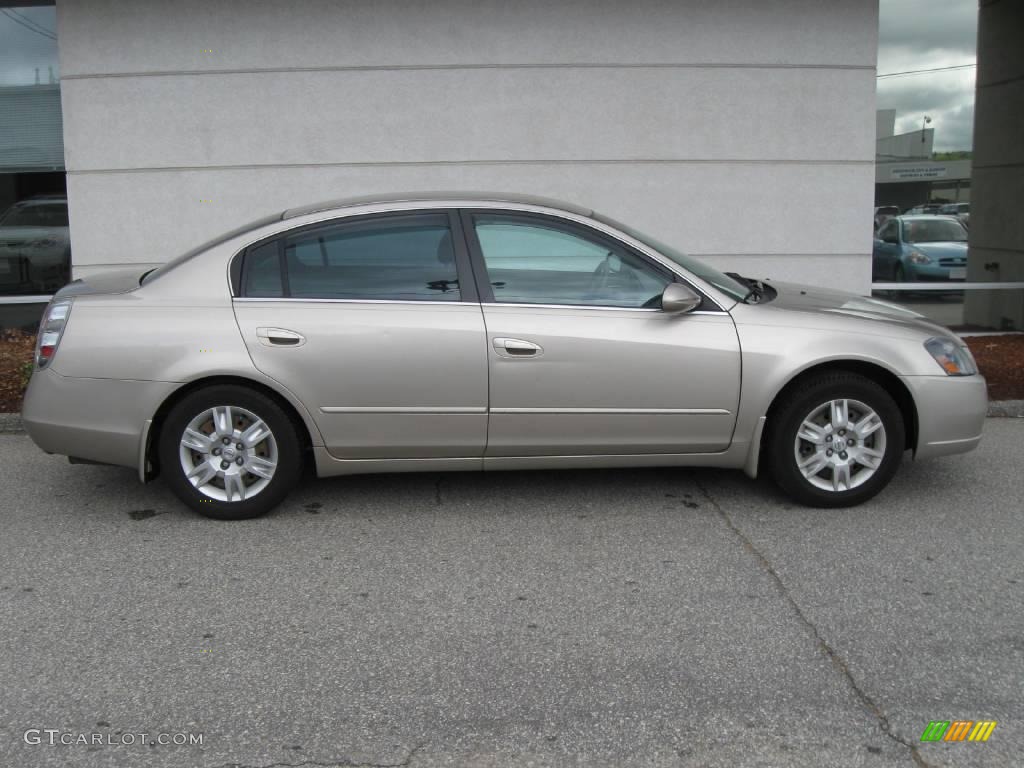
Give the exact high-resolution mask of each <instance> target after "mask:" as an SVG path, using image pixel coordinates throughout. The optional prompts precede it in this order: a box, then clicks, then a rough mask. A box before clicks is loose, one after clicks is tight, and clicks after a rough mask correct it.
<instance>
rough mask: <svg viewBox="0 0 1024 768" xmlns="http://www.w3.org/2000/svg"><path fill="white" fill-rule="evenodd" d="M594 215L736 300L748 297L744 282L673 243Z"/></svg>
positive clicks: (747, 289)
mask: <svg viewBox="0 0 1024 768" xmlns="http://www.w3.org/2000/svg"><path fill="white" fill-rule="evenodd" d="M593 216H594V218H595V219H597V220H598V221H600V222H603V223H604V224H608V225H610V226H613V227H615V228H616V229H618V230H621V231H622V232H625V233H626V234H627V235H629V236H630V237H632V238H635V239H637V240H639V241H640V242H641V243H643V244H644V245H646V246H648V247H650V248H653V249H654V250H656V251H657V252H658V253H660V254H661V255H662V256H666V257H668V258H670V259H672V261H674V262H675V263H676V264H678V265H679V266H681V267H682V268H683V269H685V270H686V271H688V272H690V273H692V274H693V275H695V276H697V277H699V278H700V279H701V280H703V281H704V282H706V283H710V284H711V285H713V286H715V288H717V289H718V290H720V291H721V292H722V293H724V294H726V295H727V296H730V297H732V298H734V299H736V301H743V299H744V298H746V296H747V294H748V293H750V289H749V288H747V287H746V286H745V285H743V284H742V283H739V282H737V281H736V280H733V279H732V278H731V277H729V276H728V275H726V274H723V273H721V272H719V271H718V270H717V269H714V268H713V267H709V266H708V265H707V264H704V263H703V262H700V261H697V260H696V259H694V258H692V257H690V256H687V255H686V254H685V253H681V252H679V251H677V250H676V249H675V248H673V247H672V246H671V245H666V244H665V243H662V242H660V241H659V240H656V239H655V238H653V237H651V236H650V235H645V234H643V233H642V232H637V231H636V230H635V229H633V228H632V227H628V226H626V225H625V224H622V223H620V222H618V221H615V219H611V218H609V217H607V216H603V215H601V214H599V213H595V214H593Z"/></svg>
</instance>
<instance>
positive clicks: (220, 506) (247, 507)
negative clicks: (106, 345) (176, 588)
mask: <svg viewBox="0 0 1024 768" xmlns="http://www.w3.org/2000/svg"><path fill="white" fill-rule="evenodd" d="M220 406H231V407H232V408H243V409H245V410H247V411H249V412H251V413H252V414H255V415H256V416H258V417H259V418H260V419H261V420H262V421H263V422H264V423H265V424H266V425H267V426H268V427H269V428H270V431H271V433H272V435H273V439H274V440H275V441H276V444H277V466H276V468H275V469H274V471H273V476H272V477H271V478H270V480H269V482H268V483H267V484H266V485H265V486H264V487H263V488H262V489H260V490H259V491H258V492H256V493H255V495H253V496H252V497H251V498H246V499H243V500H240V501H239V500H233V501H225V500H221V499H216V498H211V497H210V496H209V495H207V494H205V493H203V492H202V491H200V490H199V489H198V488H196V487H195V486H194V485H193V484H192V482H191V481H190V480H189V479H188V478H187V477H186V473H185V469H184V468H183V467H182V460H181V458H180V451H181V439H182V436H183V435H184V433H185V428H186V427H187V426H188V425H189V423H190V422H191V421H192V420H193V419H194V418H196V417H198V416H199V414H201V413H203V412H204V411H206V410H207V409H210V408H215V407H220ZM298 429H299V428H298V426H297V425H296V424H295V423H294V422H293V420H292V418H291V417H290V416H289V415H288V413H286V412H285V411H284V409H283V408H281V406H280V405H278V404H277V403H276V402H274V400H272V399H271V398H269V397H267V396H266V395H264V394H261V393H260V392H256V391H255V390H252V389H248V388H247V387H242V386H234V385H229V384H221V385H215V386H211V387H207V388H205V389H200V390H196V391H195V392H192V393H191V394H189V395H187V396H185V397H184V398H183V399H182V400H181V402H179V403H177V404H176V405H175V406H174V407H173V408H171V410H170V412H169V413H168V414H167V418H166V419H165V420H164V422H163V425H162V427H161V429H160V438H159V443H158V446H157V450H158V452H159V457H160V470H161V472H160V473H161V476H162V477H163V478H164V481H165V482H166V483H167V485H168V486H170V489H171V490H172V491H173V492H174V494H175V495H176V496H177V497H178V498H179V499H181V500H182V501H183V502H185V504H187V505H188V506H189V507H190V508H192V509H194V510H195V511H196V512H198V513H199V514H201V515H204V516H206V517H211V518H214V519H216V520H245V519H248V518H252V517H259V516H260V515H264V514H266V513H267V512H269V511H270V510H271V509H273V508H274V507H276V506H277V505H278V504H280V503H281V501H283V500H284V498H285V496H287V495H288V493H289V491H291V489H292V488H293V487H294V486H295V484H296V483H297V482H298V481H299V478H300V476H301V473H302V466H303V456H302V452H303V444H302V440H301V439H300V438H299V431H298ZM249 477H252V476H249Z"/></svg>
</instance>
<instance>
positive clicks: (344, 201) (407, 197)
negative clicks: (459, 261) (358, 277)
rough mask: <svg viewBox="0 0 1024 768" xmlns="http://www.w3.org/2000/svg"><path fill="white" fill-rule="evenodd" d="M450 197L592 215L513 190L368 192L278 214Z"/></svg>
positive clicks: (292, 215) (283, 216)
mask: <svg viewBox="0 0 1024 768" xmlns="http://www.w3.org/2000/svg"><path fill="white" fill-rule="evenodd" d="M451 200H471V201H473V202H475V203H495V204H498V205H500V204H502V203H515V204H517V205H539V206H544V207H547V208H558V209H560V210H563V211H568V212H569V213H575V214H577V215H578V216H592V215H593V213H594V212H593V211H592V210H590V209H588V208H583V207H582V206H579V205H574V204H572V203H566V202H563V201H561V200H553V199H551V198H548V197H539V196H536V195H522V194H517V193H514V192H464V191H463V192H404V193H392V194H383V195H367V196H362V197H348V198H341V199H339V200H327V201H324V202H322V203H313V204H311V205H304V206H300V207H297V208H289V209H288V210H286V211H285V212H284V213H282V214H281V219H282V220H284V219H294V218H296V217H298V216H306V215H308V214H311V213H323V212H325V211H333V210H335V209H341V208H353V207H356V206H362V205H379V204H385V203H409V202H415V203H421V202H422V203H440V202H447V201H451Z"/></svg>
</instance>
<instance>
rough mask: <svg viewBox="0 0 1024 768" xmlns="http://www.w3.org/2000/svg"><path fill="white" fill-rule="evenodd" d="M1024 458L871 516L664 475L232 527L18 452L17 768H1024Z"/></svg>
mask: <svg viewBox="0 0 1024 768" xmlns="http://www.w3.org/2000/svg"><path fill="white" fill-rule="evenodd" d="M1022 445H1024V420H1011V419H990V420H989V421H988V423H987V425H986V437H985V440H984V442H983V444H982V447H981V448H980V449H979V450H978V451H976V452H975V453H973V454H969V455H966V456H961V457H950V458H945V459H939V460H934V461H931V462H922V463H920V464H912V463H909V462H908V463H907V464H906V465H905V466H904V467H903V469H902V472H901V473H900V475H899V476H898V477H897V479H896V480H895V482H894V484H893V485H892V486H891V487H890V489H889V490H888V491H887V492H885V493H884V494H883V495H882V496H881V497H880V498H877V499H876V500H874V501H872V502H870V503H869V504H867V505H865V506H863V507H860V508H857V509H852V510H835V511H823V510H812V509H805V508H801V507H796V506H793V505H791V504H790V503H789V502H788V501H786V500H785V499H784V498H783V497H781V496H780V495H779V494H778V493H777V492H775V491H774V490H773V489H772V487H771V486H770V485H766V484H763V483H754V482H751V481H749V480H747V479H746V478H745V477H744V476H743V475H742V474H740V473H737V472H722V471H708V470H701V471H697V470H692V471H691V470H661V469H659V470H624V471H592V472H560V473H555V472H528V473H496V474H491V475H486V476H485V475H470V474H457V475H388V476H366V477H358V478H348V479H344V478H343V479H333V480H326V481H317V482H309V483H306V484H304V485H303V487H302V488H301V489H300V490H299V491H298V492H297V493H296V494H294V495H293V496H292V497H291V499H290V500H289V502H288V503H287V505H286V506H285V507H284V508H282V509H280V510H279V511H278V512H276V513H275V514H274V515H272V516H270V517H267V518H264V519H261V520H255V521H249V522H242V523H218V522H214V521H209V520H205V519H202V518H199V517H197V516H195V515H193V514H191V513H189V512H186V511H185V510H184V509H183V508H182V507H181V506H179V504H178V503H177V502H176V501H175V500H174V499H173V498H172V496H171V494H170V493H169V492H168V491H167V490H166V489H165V488H164V487H163V486H162V485H160V484H155V485H151V486H147V487H143V486H140V485H138V484H137V483H136V481H135V479H134V476H133V473H132V472H131V471H130V470H121V469H114V468H108V467H97V466H70V465H68V464H67V463H66V461H65V460H63V459H61V458H58V457H49V456H45V455H43V454H41V453H40V452H39V451H38V450H36V449H35V447H34V446H33V445H32V444H31V443H30V442H29V440H28V438H27V437H25V436H24V435H0V467H2V468H3V471H2V474H0V498H2V499H3V503H2V512H0V521H2V528H0V564H2V569H0V628H2V633H3V638H4V642H3V643H2V644H0V684H2V687H0V691H2V693H0V739H2V742H0V765H4V766H17V767H18V768H31V767H32V766H143V765H144V766H156V767H160V766H189V767H192V766H197V767H201V768H213V767H215V766H216V767H218V768H225V767H226V766H261V767H263V766H300V765H309V766H411V767H412V768H417V767H418V766H440V765H467V766H470V765H471V766H505V765H513V766H546V765H551V766H556V765H578V766H634V765H635V766H675V765H694V766H696V765H700V766H782V765H806V766H861V765H863V766H882V765H884V766H889V765H906V766H913V765H919V766H920V765H929V766H983V765H984V766H999V765H1006V766H1011V765H1020V764H1021V757H1020V755H1021V754H1022V750H1024V695H1022V693H1021V684H1022V682H1024V559H1022V557H1021V551H1022V549H1024V460H1022V453H1021V446H1022ZM981 719H986V720H996V721H998V726H997V727H996V729H995V731H994V732H993V733H992V736H991V737H990V739H989V740H988V742H987V743H983V744H978V743H940V744H922V742H921V741H920V739H921V734H922V732H923V730H924V728H925V727H926V725H927V724H928V722H929V721H931V720H981ZM29 729H37V730H38V731H40V732H41V731H45V730H51V731H58V734H57V735H56V736H55V738H56V739H57V741H58V743H56V744H53V745H50V744H48V743H47V742H46V738H47V737H46V736H45V734H41V735H40V737H39V738H40V740H41V741H42V743H39V744H34V743H33V744H29V743H26V736H25V732H26V731H28V730H29ZM142 733H146V734H148V738H149V739H150V740H152V739H153V737H154V736H155V735H156V734H159V733H165V734H189V735H196V734H200V735H201V736H202V740H203V744H202V745H201V746H198V745H191V746H189V745H174V744H168V745H157V746H150V745H148V744H144V743H142V740H141V739H139V738H138V736H134V741H135V743H132V744H125V743H121V742H123V741H126V740H127V739H126V734H132V735H136V734H142ZM65 734H67V735H68V736H65ZM79 734H84V735H85V736H86V737H87V740H88V739H92V740H94V741H95V739H94V735H96V734H98V735H99V738H100V740H101V741H102V743H99V744H95V743H93V744H86V743H76V744H60V743H59V741H60V740H61V739H62V738H64V739H67V738H68V737H70V738H72V739H75V740H79V741H80V739H79ZM29 740H31V736H30V738H29ZM111 742H113V743H111Z"/></svg>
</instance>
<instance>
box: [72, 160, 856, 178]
mask: <svg viewBox="0 0 1024 768" xmlns="http://www.w3.org/2000/svg"><path fill="white" fill-rule="evenodd" d="M874 164H875V161H874V158H872V159H870V160H800V159H792V160H790V159H742V158H718V159H711V158H703V159H702V158H639V157H638V158H601V159H588V160H566V159H559V160H552V159H548V160H376V161H374V160H369V161H353V162H337V163H244V164H242V163H240V164H238V165H167V166H149V167H140V168H69V169H68V171H67V173H68V174H69V175H73V176H81V175H86V174H117V173H182V172H190V173H191V172H195V171H255V170H267V169H271V168H385V167H410V168H416V167H432V166H459V165H815V166H830V165H870V166H873V165H874Z"/></svg>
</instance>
